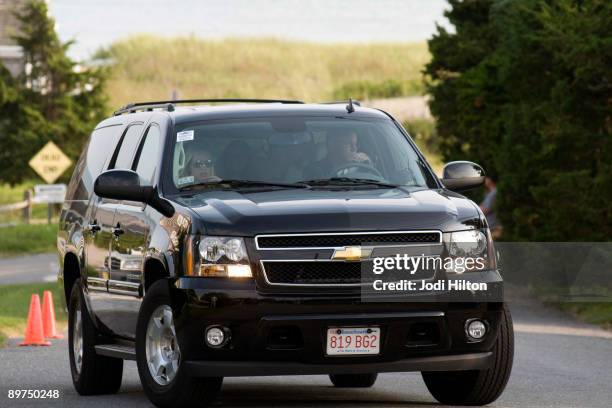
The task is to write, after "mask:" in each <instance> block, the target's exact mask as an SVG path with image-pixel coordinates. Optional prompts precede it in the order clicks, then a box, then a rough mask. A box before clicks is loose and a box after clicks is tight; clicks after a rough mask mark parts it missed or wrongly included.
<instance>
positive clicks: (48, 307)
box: [42, 290, 64, 339]
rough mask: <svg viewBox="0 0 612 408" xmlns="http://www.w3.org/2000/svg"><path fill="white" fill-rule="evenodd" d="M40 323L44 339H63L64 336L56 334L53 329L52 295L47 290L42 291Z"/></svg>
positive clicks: (53, 310) (53, 309)
mask: <svg viewBox="0 0 612 408" xmlns="http://www.w3.org/2000/svg"><path fill="white" fill-rule="evenodd" d="M42 317H43V318H42V323H43V334H44V336H45V339H63V338H64V336H62V335H61V334H57V332H56V330H55V308H54V307H53V295H51V292H50V291H48V290H45V291H44V292H43V304H42Z"/></svg>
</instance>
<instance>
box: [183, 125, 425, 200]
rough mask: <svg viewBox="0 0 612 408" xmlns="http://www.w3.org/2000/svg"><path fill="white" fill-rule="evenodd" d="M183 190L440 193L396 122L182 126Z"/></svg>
mask: <svg viewBox="0 0 612 408" xmlns="http://www.w3.org/2000/svg"><path fill="white" fill-rule="evenodd" d="M173 137H174V138H175V139H174V150H173V153H172V156H173V157H172V181H173V183H174V186H175V187H176V188H177V189H178V190H193V189H196V188H199V187H202V188H206V187H210V188H221V187H223V188H244V187H245V186H264V185H268V186H276V187H279V188H290V187H292V185H293V186H295V187H305V186H317V187H320V186H326V185H334V186H337V185H345V186H349V187H353V188H355V187H356V186H370V187H374V188H375V187H376V186H379V187H393V186H406V187H428V186H429V187H435V183H434V181H433V178H432V175H431V173H430V171H429V170H428V169H427V168H426V166H425V165H424V163H423V162H422V161H421V160H420V158H419V156H418V155H417V153H416V152H415V150H414V149H413V147H412V145H411V144H410V143H409V142H408V140H407V139H406V138H405V137H404V135H403V134H402V133H401V131H400V130H399V129H398V128H397V127H396V126H395V124H394V123H393V122H391V121H384V120H368V121H363V120H357V119H346V118H329V117H326V118H321V117H316V118H303V117H290V118H289V117H282V118H264V119H262V118H258V119H252V118H251V119H243V120H213V121H206V122H200V123H189V124H184V125H180V126H177V128H176V130H175V135H174V136H173Z"/></svg>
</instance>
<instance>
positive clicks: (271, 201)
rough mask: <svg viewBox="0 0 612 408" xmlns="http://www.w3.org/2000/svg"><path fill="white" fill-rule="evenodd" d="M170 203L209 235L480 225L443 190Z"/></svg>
mask: <svg viewBox="0 0 612 408" xmlns="http://www.w3.org/2000/svg"><path fill="white" fill-rule="evenodd" d="M173 201H175V202H177V203H178V204H180V205H182V206H184V207H188V208H189V209H190V210H191V211H192V220H193V223H192V230H193V233H196V234H208V235H229V236H255V235H258V234H280V233H307V232H341V231H342V232H351V231H381V230H387V231H393V230H441V231H443V232H447V231H456V230H462V229H470V228H474V227H476V228H480V227H482V226H483V224H482V219H481V215H480V211H479V210H478V207H477V206H476V205H475V204H474V203H473V202H472V201H470V200H468V199H467V198H465V197H463V196H461V195H458V194H455V193H453V192H450V191H446V190H419V191H413V192H407V191H405V190H403V189H366V190H340V191H338V190H324V189H321V190H308V189H304V190H302V189H295V190H294V189H291V190H273V191H265V192H261V191H260V192H237V191H208V192H203V193H201V194H196V195H194V196H191V197H174V198H173Z"/></svg>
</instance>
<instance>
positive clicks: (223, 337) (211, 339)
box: [206, 326, 229, 348]
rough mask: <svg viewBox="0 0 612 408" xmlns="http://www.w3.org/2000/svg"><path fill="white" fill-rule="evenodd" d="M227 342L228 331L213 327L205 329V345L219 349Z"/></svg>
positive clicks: (223, 328)
mask: <svg viewBox="0 0 612 408" xmlns="http://www.w3.org/2000/svg"><path fill="white" fill-rule="evenodd" d="M228 340H229V329H227V328H225V327H219V326H213V327H209V328H208V329H206V344H207V345H208V346H209V347H212V348H220V347H223V346H224V345H225V343H227V341H228Z"/></svg>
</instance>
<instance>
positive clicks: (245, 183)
mask: <svg viewBox="0 0 612 408" xmlns="http://www.w3.org/2000/svg"><path fill="white" fill-rule="evenodd" d="M222 185H227V186H228V187H230V188H240V187H284V188H308V187H309V186H308V184H305V183H302V182H299V183H281V182H278V183H277V182H273V181H257V180H240V179H218V180H214V181H204V182H201V183H196V184H190V185H188V186H184V187H181V188H180V189H179V190H180V191H189V190H196V189H201V188H207V187H217V186H222Z"/></svg>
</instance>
